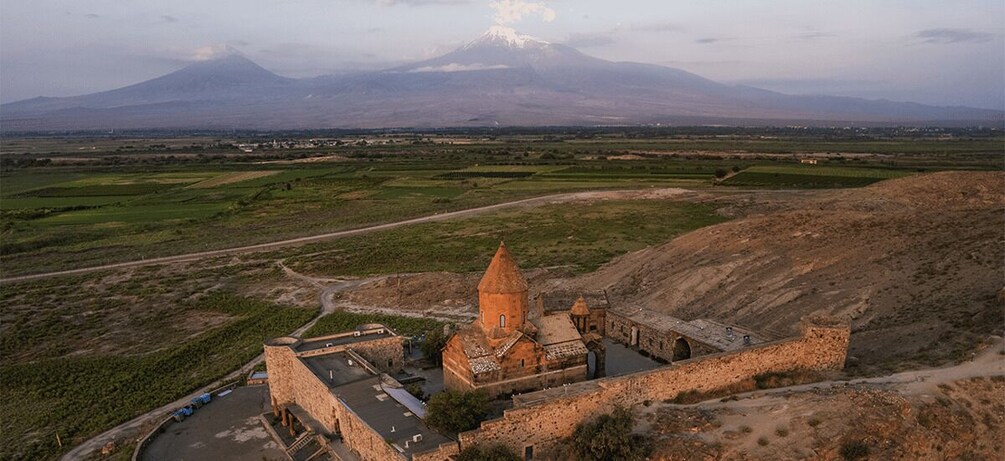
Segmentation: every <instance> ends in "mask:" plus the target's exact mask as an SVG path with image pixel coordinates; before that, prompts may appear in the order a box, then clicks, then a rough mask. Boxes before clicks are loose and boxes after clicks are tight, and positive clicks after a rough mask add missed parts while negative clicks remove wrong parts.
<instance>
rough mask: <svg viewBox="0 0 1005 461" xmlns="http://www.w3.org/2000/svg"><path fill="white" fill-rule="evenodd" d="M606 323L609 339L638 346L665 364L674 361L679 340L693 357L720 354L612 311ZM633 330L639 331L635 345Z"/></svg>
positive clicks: (686, 337)
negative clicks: (685, 345) (675, 347)
mask: <svg viewBox="0 0 1005 461" xmlns="http://www.w3.org/2000/svg"><path fill="white" fill-rule="evenodd" d="M606 322H607V323H606V331H605V334H606V336H607V337H608V338H611V339H612V340H614V341H617V342H619V343H622V344H628V345H630V346H637V347H638V348H639V350H640V351H643V352H645V353H647V354H649V355H651V356H653V357H655V358H658V359H661V360H663V361H665V362H672V361H673V357H674V345H675V344H676V341H677V340H678V339H683V340H684V341H687V344H688V347H689V348H690V351H691V357H697V356H699V355H709V354H715V353H717V352H720V351H719V350H717V349H715V348H713V347H710V346H708V345H706V344H704V343H702V342H701V341H698V340H696V339H694V338H691V337H688V336H686V335H682V334H680V333H678V332H675V331H669V332H668V331H663V330H660V329H657V328H653V327H652V326H649V325H646V324H643V323H639V322H635V321H632V320H630V319H627V318H625V317H624V316H622V315H620V314H618V313H617V312H613V311H612V312H609V313H607V316H606ZM633 328H634V329H635V330H636V331H637V333H636V338H635V342H634V343H633V342H632V329H633Z"/></svg>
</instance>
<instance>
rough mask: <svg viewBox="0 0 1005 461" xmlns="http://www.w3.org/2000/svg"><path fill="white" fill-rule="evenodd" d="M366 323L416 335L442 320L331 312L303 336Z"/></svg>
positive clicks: (348, 329) (350, 328) (441, 323)
mask: <svg viewBox="0 0 1005 461" xmlns="http://www.w3.org/2000/svg"><path fill="white" fill-rule="evenodd" d="M368 323H379V324H382V325H384V326H386V327H390V328H391V329H392V330H394V331H395V333H398V334H399V335H402V336H418V335H421V334H422V333H424V332H426V331H429V330H434V329H438V328H443V325H444V324H443V322H440V321H438V320H433V319H425V318H416V317H402V316H398V315H385V314H359V313H355V312H333V313H331V314H328V315H326V316H324V317H321V319H320V320H318V323H315V324H314V326H313V327H311V328H310V329H309V330H307V331H306V332H304V337H305V338H311V337H315V336H325V335H331V334H335V333H342V332H346V331H352V330H354V329H355V328H356V327H357V326H360V325H366V324H368Z"/></svg>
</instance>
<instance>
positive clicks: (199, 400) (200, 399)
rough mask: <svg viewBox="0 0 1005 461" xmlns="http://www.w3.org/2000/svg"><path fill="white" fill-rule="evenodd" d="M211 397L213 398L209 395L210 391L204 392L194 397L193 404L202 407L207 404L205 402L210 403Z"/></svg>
mask: <svg viewBox="0 0 1005 461" xmlns="http://www.w3.org/2000/svg"><path fill="white" fill-rule="evenodd" d="M211 399H212V396H211V395H209V394H208V393H206V394H202V395H200V396H198V397H196V398H194V399H192V405H194V406H195V408H202V406H203V405H205V404H207V403H209V401H210V400H211Z"/></svg>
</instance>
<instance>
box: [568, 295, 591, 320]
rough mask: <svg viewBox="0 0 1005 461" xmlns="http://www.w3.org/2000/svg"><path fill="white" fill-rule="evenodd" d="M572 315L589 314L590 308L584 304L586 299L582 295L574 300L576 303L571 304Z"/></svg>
mask: <svg viewBox="0 0 1005 461" xmlns="http://www.w3.org/2000/svg"><path fill="white" fill-rule="evenodd" d="M572 315H578V316H584V317H585V316H587V315H590V308H589V307H587V306H586V300H585V299H583V297H582V296H580V297H579V299H577V300H576V303H575V304H573V305H572Z"/></svg>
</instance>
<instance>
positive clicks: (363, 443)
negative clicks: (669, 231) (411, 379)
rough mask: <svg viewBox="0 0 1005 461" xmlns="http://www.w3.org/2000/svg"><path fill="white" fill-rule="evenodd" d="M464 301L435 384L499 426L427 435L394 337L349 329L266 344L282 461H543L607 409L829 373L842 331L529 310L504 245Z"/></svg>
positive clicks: (615, 311) (592, 308)
mask: <svg viewBox="0 0 1005 461" xmlns="http://www.w3.org/2000/svg"><path fill="white" fill-rule="evenodd" d="M478 304H479V305H478V317H477V319H476V320H474V321H473V322H472V323H471V324H468V325H463V326H461V327H459V328H457V329H456V330H455V331H453V332H452V334H451V336H450V338H449V339H448V341H447V344H446V346H445V347H444V349H443V351H442V354H443V357H442V358H443V384H444V386H445V388H446V389H448V390H454V391H464V392H467V391H483V392H485V393H487V394H488V395H490V396H492V397H496V398H504V399H506V398H508V399H511V403H512V406H511V408H509V409H507V410H505V412H504V414H503V416H502V417H501V418H498V419H495V420H490V421H485V422H483V423H482V424H481V427H479V428H478V429H475V430H472V431H468V432H463V433H461V434H459V435H458V436H457V437H456V438H453V437H448V436H446V435H444V434H440V433H438V432H437V431H435V430H433V429H432V428H430V427H428V426H427V425H426V424H425V422H424V421H423V419H424V418H425V405H424V403H423V402H421V401H419V400H418V399H416V398H415V397H413V396H412V395H411V394H409V393H408V392H407V391H405V389H404V386H403V385H402V383H401V382H400V381H399V379H398V378H400V377H401V376H402V375H403V373H402V370H403V367H404V349H403V343H404V338H403V337H401V336H399V335H397V334H396V333H395V332H394V331H392V330H391V329H389V328H387V327H385V326H383V325H363V326H360V327H359V328H357V329H356V330H355V331H351V332H345V333H340V334H336V335H331V336H325V337H320V338H309V339H300V338H293V337H283V338H276V339H273V340H269V341H267V342H266V344H265V357H266V366H267V369H268V372H269V387H270V393H271V399H272V407H273V411H274V416H275V420H276V421H278V423H277V424H278V425H277V426H276V427H275V428H274V437H275V438H277V440H279V441H280V442H281V444H282V446H284V447H285V448H286V451H287V453H288V454H289V455H290V458H291V459H304V460H308V459H309V460H321V459H338V460H355V459H359V460H396V461H397V460H420V461H425V460H442V461H447V460H452V459H453V458H454V457H455V456H456V455H457V454H458V453H459V452H460V451H461V450H462V449H464V448H465V447H467V446H472V445H483V444H488V445H494V444H501V445H504V446H506V447H508V448H510V449H511V450H512V451H513V452H514V453H518V454H520V455H521V456H522V457H524V458H525V459H554V458H553V456H555V455H554V453H555V449H556V447H557V446H558V444H559V443H560V440H561V439H563V438H566V437H568V436H570V435H571V434H572V432H573V431H574V430H575V427H576V425H577V424H579V423H580V422H582V421H585V420H587V419H590V418H593V417H596V416H598V415H600V414H604V413H609V412H610V411H611V410H613V408H614V407H615V406H618V405H620V406H628V407H630V406H633V405H638V404H641V403H642V402H644V401H663V400H668V399H673V398H674V397H676V396H677V395H679V394H681V393H684V392H707V391H711V390H715V389H718V388H723V387H726V386H729V385H732V384H735V383H737V382H741V381H743V380H746V379H749V378H751V377H753V376H756V375H758V374H761V373H768V372H787V371H795V370H839V369H841V368H843V367H844V362H845V356H846V354H847V348H848V336H849V329H848V326H847V325H846V324H842V323H837V322H834V321H833V320H831V319H826V318H816V319H805V320H804V321H803V325H802V334H801V335H800V336H798V337H795V338H787V339H777V338H770V337H766V336H764V335H760V334H757V333H755V332H752V331H748V330H745V329H742V328H740V327H737V326H730V325H724V324H721V323H719V322H716V321H713V320H708V319H698V320H691V321H685V320H681V319H677V318H674V317H671V316H668V315H666V314H663V313H660V312H657V311H652V310H648V309H644V308H638V307H630V306H611V305H610V302H609V301H608V300H607V297H606V295H597V294H579V295H574V296H572V297H570V296H564V295H562V294H557V293H552V294H541V295H538V296H536V297H535V298H534V300H533V302H532V301H531V299H530V297H529V290H528V285H527V281H526V280H525V279H524V277H523V275H522V274H521V273H520V269H519V268H518V267H517V264H516V262H515V261H514V260H513V258H512V256H511V255H510V253H509V251H508V250H507V249H506V247H505V245H500V246H499V249H498V250H497V251H496V254H495V256H494V257H493V258H492V261H491V262H490V263H489V266H488V269H487V270H486V271H485V275H484V276H483V277H482V279H481V282H480V283H479V285H478ZM615 345H616V347H619V348H622V349H626V350H631V351H635V353H637V354H642V355H643V356H646V357H649V358H651V359H652V360H655V361H656V362H658V363H657V364H656V366H655V367H654V368H652V369H648V370H642V371H636V372H630V373H623V374H620V375H618V376H606V375H607V373H606V371H607V369H608V368H610V366H609V365H606V364H607V358H606V356H607V350H608V349H609V348H610V347H615ZM654 363H655V362H654ZM660 364H662V365H660ZM396 377H398V378H396Z"/></svg>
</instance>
